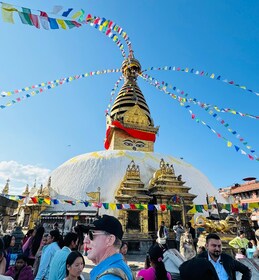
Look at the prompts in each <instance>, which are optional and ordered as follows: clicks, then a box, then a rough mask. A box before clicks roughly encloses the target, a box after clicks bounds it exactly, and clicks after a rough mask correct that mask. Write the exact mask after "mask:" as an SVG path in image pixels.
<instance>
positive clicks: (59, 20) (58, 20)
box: [56, 19, 67, 29]
mask: <svg viewBox="0 0 259 280" xmlns="http://www.w3.org/2000/svg"><path fill="white" fill-rule="evenodd" d="M56 21H57V23H58V24H59V25H60V27H61V28H62V29H67V26H66V24H65V21H64V20H63V19H56Z"/></svg>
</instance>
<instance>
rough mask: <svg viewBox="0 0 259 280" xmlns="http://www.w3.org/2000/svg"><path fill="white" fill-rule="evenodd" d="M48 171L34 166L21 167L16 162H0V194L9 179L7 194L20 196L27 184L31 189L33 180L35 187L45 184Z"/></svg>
mask: <svg viewBox="0 0 259 280" xmlns="http://www.w3.org/2000/svg"><path fill="white" fill-rule="evenodd" d="M49 174H50V170H49V169H47V168H42V167H39V166H35V165H23V164H21V163H18V162H16V161H13V160H11V161H0V192H2V189H3V188H4V186H5V184H6V180H7V179H9V180H10V183H9V194H21V193H22V192H23V191H24V190H25V186H26V185H27V184H28V185H29V187H32V186H33V184H34V182H35V180H36V185H37V186H40V184H45V183H46V182H47V180H48V176H49Z"/></svg>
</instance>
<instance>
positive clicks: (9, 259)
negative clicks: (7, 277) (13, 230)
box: [3, 234, 16, 271]
mask: <svg viewBox="0 0 259 280" xmlns="http://www.w3.org/2000/svg"><path fill="white" fill-rule="evenodd" d="M3 241H4V256H5V259H6V267H5V271H7V269H8V268H9V266H10V265H14V264H15V260H16V255H13V254H12V248H13V247H14V245H15V237H14V236H13V235H9V234H7V235H5V236H4V237H3ZM12 255H13V256H12Z"/></svg>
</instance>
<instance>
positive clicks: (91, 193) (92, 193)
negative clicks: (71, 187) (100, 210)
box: [86, 192, 100, 201]
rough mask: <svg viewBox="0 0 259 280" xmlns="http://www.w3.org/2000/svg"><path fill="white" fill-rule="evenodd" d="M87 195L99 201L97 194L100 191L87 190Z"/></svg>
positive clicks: (98, 194)
mask: <svg viewBox="0 0 259 280" xmlns="http://www.w3.org/2000/svg"><path fill="white" fill-rule="evenodd" d="M86 194H87V196H88V197H90V198H91V199H92V200H94V201H99V196H100V193H99V192H89V193H86Z"/></svg>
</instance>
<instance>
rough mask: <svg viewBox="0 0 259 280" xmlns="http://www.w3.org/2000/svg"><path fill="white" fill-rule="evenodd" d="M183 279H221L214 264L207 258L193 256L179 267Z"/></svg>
mask: <svg viewBox="0 0 259 280" xmlns="http://www.w3.org/2000/svg"><path fill="white" fill-rule="evenodd" d="M179 271H180V276H181V280H190V279H191V280H219V278H218V275H217V272H216V270H215V268H214V266H213V264H212V263H211V262H210V261H208V260H207V259H206V258H192V259H190V260H188V261H185V262H184V263H182V264H181V265H180V267H179Z"/></svg>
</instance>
